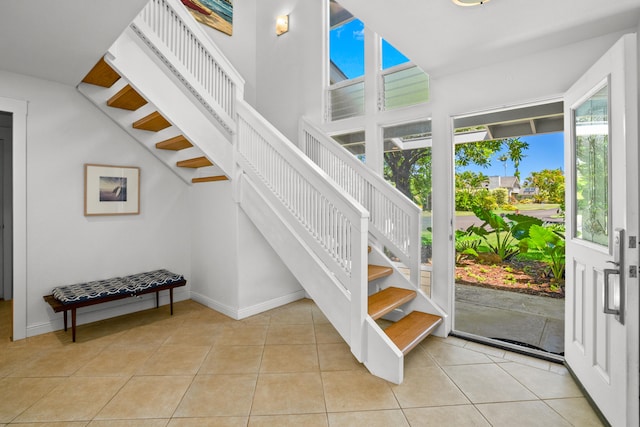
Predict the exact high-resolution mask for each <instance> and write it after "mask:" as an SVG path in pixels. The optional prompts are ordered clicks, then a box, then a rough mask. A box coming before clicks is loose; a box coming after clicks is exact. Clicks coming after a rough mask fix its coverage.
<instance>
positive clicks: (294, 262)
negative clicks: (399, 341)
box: [237, 175, 361, 361]
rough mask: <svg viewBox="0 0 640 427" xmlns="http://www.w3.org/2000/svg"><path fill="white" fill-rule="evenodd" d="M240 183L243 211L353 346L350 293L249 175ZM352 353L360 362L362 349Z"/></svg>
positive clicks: (240, 178)
mask: <svg viewBox="0 0 640 427" xmlns="http://www.w3.org/2000/svg"><path fill="white" fill-rule="evenodd" d="M237 183H238V186H239V187H240V190H239V193H240V196H239V203H240V207H241V208H242V210H243V211H244V212H245V213H246V215H247V216H248V217H249V219H251V221H253V223H254V224H255V225H256V227H257V229H258V230H260V232H261V233H262V235H263V236H264V237H265V239H266V240H267V242H269V244H270V245H271V246H272V247H273V249H274V250H275V252H276V253H278V255H279V256H280V258H281V259H282V261H283V262H284V264H285V265H286V266H287V268H288V269H289V270H290V271H291V273H292V274H293V275H294V277H295V278H296V279H297V280H298V282H300V284H301V285H302V287H303V288H304V290H305V291H306V292H307V294H309V296H310V297H311V298H312V299H313V300H314V302H315V303H316V305H317V306H318V308H319V309H320V310H321V311H322V313H323V314H324V315H325V316H326V317H327V319H328V320H329V322H331V324H332V325H333V326H334V327H335V329H336V330H337V331H338V333H339V334H340V336H341V337H342V338H343V339H344V340H345V342H346V343H347V344H349V346H351V345H352V339H351V332H350V331H351V317H350V312H351V306H350V305H351V295H350V293H349V292H348V291H347V290H346V289H344V287H343V286H342V285H341V284H340V282H339V281H338V280H337V279H336V278H335V276H334V275H333V273H332V272H331V271H330V270H329V269H327V268H326V266H325V265H324V263H323V262H322V261H321V260H320V259H319V258H318V257H317V256H316V255H315V254H314V253H313V251H312V250H311V248H309V246H308V245H307V244H306V243H305V242H304V241H303V240H302V239H300V237H299V236H298V235H297V234H296V233H295V232H294V231H293V230H292V227H291V226H290V225H289V224H287V221H286V219H284V218H283V217H282V216H281V215H279V214H278V213H277V210H276V209H275V208H274V206H273V204H272V203H271V202H269V201H268V200H267V198H266V197H264V196H263V195H262V194H260V190H258V189H257V188H256V186H255V185H254V184H253V183H252V182H251V181H250V179H249V178H248V177H247V176H246V175H241V176H240V177H239V178H238V179H237ZM352 353H354V355H355V356H356V358H358V359H359V360H360V358H359V357H358V354H359V353H360V351H359V349H354V348H352ZM360 361H361V360H360Z"/></svg>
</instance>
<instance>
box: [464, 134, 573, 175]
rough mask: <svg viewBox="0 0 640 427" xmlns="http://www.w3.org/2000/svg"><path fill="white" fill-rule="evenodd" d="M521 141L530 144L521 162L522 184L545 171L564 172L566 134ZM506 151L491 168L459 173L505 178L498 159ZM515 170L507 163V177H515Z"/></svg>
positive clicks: (525, 137) (535, 137)
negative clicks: (532, 175)
mask: <svg viewBox="0 0 640 427" xmlns="http://www.w3.org/2000/svg"><path fill="white" fill-rule="evenodd" d="M520 140H521V141H526V142H528V143H529V149H528V150H526V151H525V152H524V154H525V155H526V157H525V158H523V159H522V160H521V161H520V182H521V183H523V182H524V180H525V179H526V178H527V177H528V176H529V175H530V174H531V172H539V171H541V170H543V169H561V170H563V171H564V133H563V132H556V133H548V134H540V135H532V136H522V137H520ZM505 152H506V151H503V152H501V153H497V154H496V155H495V156H494V157H493V158H492V160H491V166H490V167H489V168H483V167H480V166H475V165H473V166H467V167H464V168H458V170H457V172H462V171H465V170H468V171H472V172H482V173H483V174H485V175H487V176H496V175H497V176H505V168H504V164H503V163H502V162H501V161H499V160H498V159H497V158H498V157H500V155H502V154H504V153H505ZM514 171H515V169H514V167H513V163H512V162H511V161H507V170H506V176H513V173H514Z"/></svg>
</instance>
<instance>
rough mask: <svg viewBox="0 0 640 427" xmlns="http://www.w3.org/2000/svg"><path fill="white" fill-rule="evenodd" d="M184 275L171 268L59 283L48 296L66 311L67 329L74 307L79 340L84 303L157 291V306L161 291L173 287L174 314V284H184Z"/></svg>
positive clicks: (73, 319) (73, 327) (73, 324)
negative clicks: (79, 312)
mask: <svg viewBox="0 0 640 427" xmlns="http://www.w3.org/2000/svg"><path fill="white" fill-rule="evenodd" d="M186 284H187V281H186V280H185V279H184V276H182V275H180V274H174V273H171V272H170V271H167V270H155V271H148V272H146V273H138V274H132V275H130V276H125V277H114V278H112V279H107V280H96V281H93V282H86V283H77V284H75V285H68V286H58V287H56V288H54V289H53V292H52V294H51V295H45V296H44V297H43V298H44V300H45V301H46V302H47V303H48V304H49V305H50V306H51V308H52V309H53V311H54V312H56V313H59V312H61V311H63V312H64V330H65V332H66V331H67V311H71V336H72V340H73V342H75V341H76V310H77V309H78V308H81V307H87V306H90V305H95V304H101V303H103V302H108V301H115V300H118V299H123V298H129V297H136V296H138V295H143V294H149V293H152V292H155V293H156V308H158V306H159V304H160V291H164V290H169V302H170V306H171V315H173V288H177V287H179V286H184V285H186Z"/></svg>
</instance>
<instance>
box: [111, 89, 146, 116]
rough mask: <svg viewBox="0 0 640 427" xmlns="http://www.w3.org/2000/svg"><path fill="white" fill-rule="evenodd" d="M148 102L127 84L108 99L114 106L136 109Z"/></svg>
mask: <svg viewBox="0 0 640 427" xmlns="http://www.w3.org/2000/svg"><path fill="white" fill-rule="evenodd" d="M146 103H147V100H146V99H144V98H143V97H142V95H140V94H139V93H138V92H137V91H136V90H135V89H134V88H132V87H131V85H129V84H128V85H126V86H125V87H123V88H122V89H120V90H119V91H118V93H116V94H115V95H113V96H112V97H111V98H109V100H108V101H107V105H108V106H109V107H113V108H122V109H123V110H130V111H135V110H137V109H138V108H140V107H142V106H143V105H145V104H146Z"/></svg>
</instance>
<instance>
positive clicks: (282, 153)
mask: <svg viewBox="0 0 640 427" xmlns="http://www.w3.org/2000/svg"><path fill="white" fill-rule="evenodd" d="M131 28H132V29H133V30H134V32H135V33H136V34H137V35H138V36H139V37H140V38H141V39H142V40H143V41H144V42H145V43H146V44H147V45H148V46H149V48H150V49H151V50H152V51H153V52H154V53H155V54H156V55H157V56H158V58H160V59H161V60H162V62H163V63H164V64H165V65H166V66H167V67H168V68H169V69H170V70H171V72H172V73H173V74H174V75H175V76H176V77H177V79H178V80H179V81H180V82H181V83H182V84H183V85H184V86H185V87H186V89H188V91H189V92H191V94H192V95H193V96H194V97H195V98H196V99H197V100H198V102H200V103H202V105H203V106H204V107H205V108H206V109H207V110H208V111H209V112H211V114H213V116H214V117H215V118H216V120H217V121H218V122H219V123H220V124H221V125H222V126H223V127H224V128H225V129H227V130H228V132H229V134H230V138H229V141H230V142H232V143H235V147H234V149H235V150H236V159H237V164H238V167H239V170H238V174H241V175H236V176H234V178H232V179H237V178H238V176H242V177H243V179H238V182H244V180H245V179H246V180H247V182H248V183H249V184H247V185H251V187H252V188H255V189H258V191H260V193H261V195H262V197H264V199H265V200H267V201H268V202H269V203H268V204H269V205H270V206H272V207H273V209H274V211H275V212H276V214H277V215H278V216H279V218H280V220H281V221H282V222H284V223H286V224H287V226H288V229H289V230H291V232H292V233H295V235H296V238H297V239H298V240H299V241H302V242H304V244H305V246H306V247H307V248H309V249H310V250H311V251H312V252H313V255H314V256H315V258H316V259H318V260H319V262H321V263H322V265H323V268H322V270H323V271H326V272H328V274H329V275H330V276H331V277H332V279H331V281H332V283H337V284H338V286H339V287H340V288H341V292H339V293H340V294H341V295H343V296H344V298H345V299H346V300H345V301H340V302H336V304H338V303H339V304H338V305H340V306H345V305H346V306H347V307H348V308H349V313H348V316H344V315H342V316H341V317H347V318H348V319H349V320H348V322H349V325H347V327H346V328H344V327H342V328H339V330H341V331H345V329H346V330H347V331H348V333H347V336H344V334H343V337H344V338H345V340H346V341H347V342H348V343H349V345H350V346H351V351H352V353H353V354H354V355H355V356H356V357H357V358H358V360H361V361H363V360H364V359H365V357H366V349H367V343H366V339H365V335H364V334H365V327H366V318H367V236H368V224H369V219H368V216H369V214H368V212H367V210H366V209H364V208H363V207H362V206H361V205H360V204H359V203H358V202H357V201H356V200H355V199H353V198H352V197H351V196H350V195H349V194H347V193H345V192H344V191H343V190H342V189H341V188H340V187H338V186H337V185H336V184H335V182H334V181H333V180H331V179H330V178H329V177H328V176H327V175H326V174H325V173H324V172H323V171H322V170H321V169H320V168H319V167H318V166H317V165H315V164H314V163H313V162H312V161H311V160H309V158H307V156H305V155H304V153H302V152H301V151H300V149H299V148H298V147H296V146H295V145H294V144H293V143H292V142H290V141H289V140H288V139H287V138H286V137H284V135H282V134H281V133H280V132H279V131H278V130H277V129H275V128H274V127H273V126H272V125H271V124H270V123H269V122H267V121H266V120H265V119H264V118H263V117H262V116H261V115H260V114H258V113H257V112H256V111H255V110H254V109H253V108H251V107H250V106H249V105H248V104H247V103H246V102H244V100H243V99H242V96H243V95H242V91H243V85H244V81H243V79H242V78H241V77H240V75H239V74H238V73H237V72H236V71H235V70H234V68H233V67H232V65H231V64H230V63H229V62H228V61H227V60H226V58H225V57H224V55H222V53H221V52H219V50H218V49H217V47H216V46H215V45H214V44H213V43H212V42H211V40H210V39H209V38H208V36H207V35H206V34H205V33H203V32H202V30H201V29H200V28H199V24H197V23H196V22H195V21H194V19H193V18H192V17H191V16H190V14H189V13H188V12H187V11H186V10H185V9H184V7H183V6H182V5H181V4H180V2H179V1H178V0H150V1H149V3H148V4H147V6H146V7H145V8H144V9H143V11H142V12H141V13H140V14H139V15H138V17H137V18H136V19H135V20H134V21H133V23H132V24H131ZM193 143H194V144H196V145H197V144H198V143H199V141H193ZM240 192H242V187H241V188H240ZM265 208H266V207H265ZM297 255H298V256H303V255H302V254H297ZM302 285H303V286H305V283H302ZM307 285H311V286H315V284H307ZM333 294H336V293H335V292H334V293H333ZM325 314H327V313H325ZM327 317H328V318H329V320H331V321H333V320H332V319H331V315H328V316H327ZM336 317H337V316H336ZM341 326H344V325H341Z"/></svg>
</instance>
